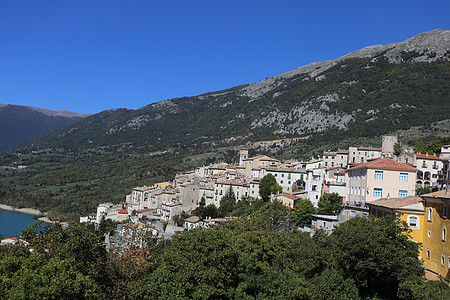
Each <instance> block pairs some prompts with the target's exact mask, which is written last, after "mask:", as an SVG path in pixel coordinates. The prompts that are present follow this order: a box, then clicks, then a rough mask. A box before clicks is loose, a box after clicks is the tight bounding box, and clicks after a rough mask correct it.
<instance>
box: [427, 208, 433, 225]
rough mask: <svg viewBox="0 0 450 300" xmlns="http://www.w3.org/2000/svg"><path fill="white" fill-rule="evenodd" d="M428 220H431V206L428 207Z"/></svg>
mask: <svg viewBox="0 0 450 300" xmlns="http://www.w3.org/2000/svg"><path fill="white" fill-rule="evenodd" d="M427 218H428V221H430V222H431V221H433V208H432V207H428V216H427Z"/></svg>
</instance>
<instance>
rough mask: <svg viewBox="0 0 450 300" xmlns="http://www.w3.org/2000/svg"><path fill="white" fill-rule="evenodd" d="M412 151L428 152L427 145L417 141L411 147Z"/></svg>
mask: <svg viewBox="0 0 450 300" xmlns="http://www.w3.org/2000/svg"><path fill="white" fill-rule="evenodd" d="M413 150H414V152H416V153H422V154H425V153H427V152H428V147H427V145H425V143H423V142H420V141H419V142H417V143H416V144H415V145H414V148H413Z"/></svg>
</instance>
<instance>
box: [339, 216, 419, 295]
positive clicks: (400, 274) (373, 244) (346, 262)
mask: <svg viewBox="0 0 450 300" xmlns="http://www.w3.org/2000/svg"><path fill="white" fill-rule="evenodd" d="M408 234H409V229H408V228H407V225H406V223H405V222H400V221H399V220H398V219H396V218H395V217H394V216H392V215H388V216H386V217H383V218H378V219H375V218H372V217H371V218H369V219H366V218H360V217H357V218H352V219H350V220H349V221H347V222H345V223H342V224H341V225H339V226H338V227H337V228H336V230H335V231H334V233H332V234H331V236H330V250H331V253H330V255H331V256H330V257H331V258H332V262H331V267H332V268H333V269H336V270H339V271H340V273H341V274H342V275H343V276H344V278H350V279H352V280H353V281H354V282H355V284H356V286H357V287H358V289H359V291H360V296H362V297H363V298H365V297H367V298H370V297H373V296H375V295H377V296H378V297H380V298H382V299H397V297H398V295H397V293H398V291H399V287H400V285H402V283H405V282H410V283H411V284H414V285H417V284H421V283H422V279H421V278H422V276H423V274H424V269H423V267H422V266H421V262H420V260H419V259H418V255H419V248H418V245H417V244H416V243H415V242H413V241H411V240H409V239H408ZM402 293H404V291H403V292H402Z"/></svg>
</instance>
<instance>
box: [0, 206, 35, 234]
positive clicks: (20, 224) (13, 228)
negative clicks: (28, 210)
mask: <svg viewBox="0 0 450 300" xmlns="http://www.w3.org/2000/svg"><path fill="white" fill-rule="evenodd" d="M36 221H37V220H35V219H33V215H30V214H24V213H20V212H15V211H8V210H3V209H0V234H2V235H3V236H4V237H8V236H11V235H15V236H20V233H21V232H22V230H24V229H26V228H27V227H28V226H30V225H33V224H34V222H36Z"/></svg>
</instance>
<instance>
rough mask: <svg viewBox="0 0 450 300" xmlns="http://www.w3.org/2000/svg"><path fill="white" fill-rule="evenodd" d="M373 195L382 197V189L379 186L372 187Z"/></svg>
mask: <svg viewBox="0 0 450 300" xmlns="http://www.w3.org/2000/svg"><path fill="white" fill-rule="evenodd" d="M373 196H374V197H375V198H381V197H383V189H380V188H374V189H373Z"/></svg>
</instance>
